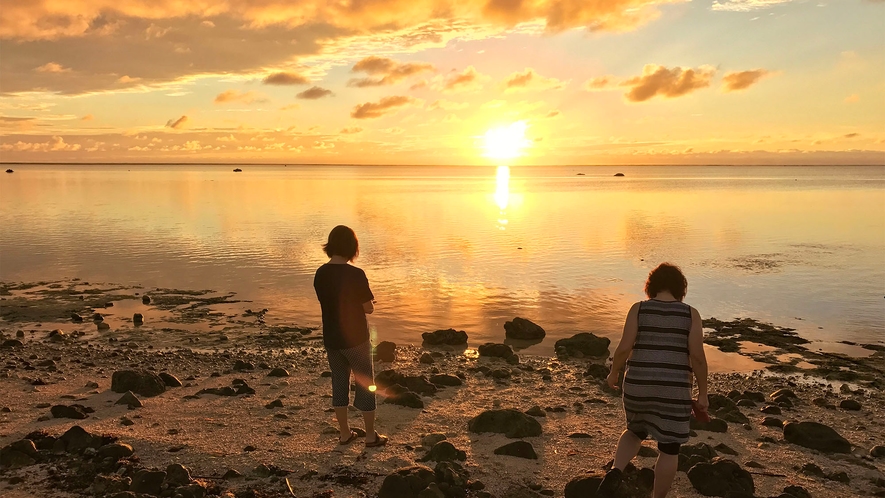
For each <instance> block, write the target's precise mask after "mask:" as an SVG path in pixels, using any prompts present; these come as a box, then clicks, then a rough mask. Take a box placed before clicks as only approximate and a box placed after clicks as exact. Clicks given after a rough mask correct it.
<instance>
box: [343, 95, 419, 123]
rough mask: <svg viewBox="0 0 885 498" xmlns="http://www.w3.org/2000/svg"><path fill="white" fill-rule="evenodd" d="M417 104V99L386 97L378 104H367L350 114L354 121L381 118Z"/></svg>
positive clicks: (403, 96) (356, 108)
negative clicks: (401, 108) (406, 106)
mask: <svg viewBox="0 0 885 498" xmlns="http://www.w3.org/2000/svg"><path fill="white" fill-rule="evenodd" d="M417 102H418V100H417V99H415V98H412V97H408V96H405V95H397V96H392V97H384V98H383V99H381V100H379V101H378V102H366V103H365V104H360V105H358V106H356V107H354V108H353V111H351V112H350V117H352V118H354V119H371V118H380V117H381V116H383V115H385V114H389V113H391V112H395V111H396V110H397V109H399V108H400V107H403V106H405V105H410V104H413V103H417Z"/></svg>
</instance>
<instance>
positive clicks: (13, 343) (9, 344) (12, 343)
mask: <svg viewBox="0 0 885 498" xmlns="http://www.w3.org/2000/svg"><path fill="white" fill-rule="evenodd" d="M23 345H24V344H23V343H22V341H20V340H18V339H6V340H5V341H3V344H0V348H3V349H9V348H20V347H22V346H23Z"/></svg>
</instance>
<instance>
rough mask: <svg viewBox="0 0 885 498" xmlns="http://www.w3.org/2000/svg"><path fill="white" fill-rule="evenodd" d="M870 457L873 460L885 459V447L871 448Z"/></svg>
mask: <svg viewBox="0 0 885 498" xmlns="http://www.w3.org/2000/svg"><path fill="white" fill-rule="evenodd" d="M870 456H871V457H873V458H882V457H885V446H873V447H872V448H870Z"/></svg>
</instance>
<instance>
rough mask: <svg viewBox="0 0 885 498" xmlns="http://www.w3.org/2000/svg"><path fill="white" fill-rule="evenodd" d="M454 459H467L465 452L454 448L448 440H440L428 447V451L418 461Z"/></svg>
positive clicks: (447, 460) (450, 460) (448, 460)
mask: <svg viewBox="0 0 885 498" xmlns="http://www.w3.org/2000/svg"><path fill="white" fill-rule="evenodd" d="M455 460H459V461H462V462H463V461H464V460H467V453H466V452H464V451H461V450H459V449H458V448H455V446H454V445H453V444H452V443H450V442H448V441H440V442H438V443H436V444H434V445H433V447H432V448H430V451H428V452H427V454H426V455H424V457H423V458H421V459H420V460H419V461H421V462H429V461H434V462H452V461H455Z"/></svg>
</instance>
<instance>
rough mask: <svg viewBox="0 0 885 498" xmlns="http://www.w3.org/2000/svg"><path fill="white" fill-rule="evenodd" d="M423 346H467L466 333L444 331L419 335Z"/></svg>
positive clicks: (450, 330)
mask: <svg viewBox="0 0 885 498" xmlns="http://www.w3.org/2000/svg"><path fill="white" fill-rule="evenodd" d="M421 338H422V339H424V344H427V345H429V346H439V345H444V344H445V345H449V346H461V345H464V344H467V332H464V331H463V330H455V329H446V330H437V331H434V332H424V333H423V334H421Z"/></svg>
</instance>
